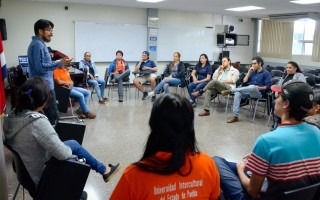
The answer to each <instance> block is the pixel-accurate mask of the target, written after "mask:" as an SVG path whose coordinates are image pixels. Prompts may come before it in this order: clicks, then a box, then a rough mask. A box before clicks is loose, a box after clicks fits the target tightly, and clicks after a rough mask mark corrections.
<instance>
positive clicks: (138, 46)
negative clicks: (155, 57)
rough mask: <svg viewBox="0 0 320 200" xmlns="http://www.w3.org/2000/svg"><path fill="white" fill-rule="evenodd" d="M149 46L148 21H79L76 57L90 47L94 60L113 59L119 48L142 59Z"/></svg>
mask: <svg viewBox="0 0 320 200" xmlns="http://www.w3.org/2000/svg"><path fill="white" fill-rule="evenodd" d="M146 49H147V27H146V25H135V24H109V23H104V22H84V21H75V61H78V62H79V61H80V60H82V59H83V55H84V53H85V52H87V51H88V52H91V56H92V60H93V61H95V62H110V61H112V60H114V59H115V57H116V51H117V50H122V51H123V54H124V55H123V58H124V59H125V60H127V61H138V60H139V59H140V58H141V53H142V52H143V51H145V50H146Z"/></svg>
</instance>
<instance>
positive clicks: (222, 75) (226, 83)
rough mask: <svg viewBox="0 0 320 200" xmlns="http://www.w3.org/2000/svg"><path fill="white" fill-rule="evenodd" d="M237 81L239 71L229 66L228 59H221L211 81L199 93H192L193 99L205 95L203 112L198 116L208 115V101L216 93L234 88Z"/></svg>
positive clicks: (229, 61)
mask: <svg viewBox="0 0 320 200" xmlns="http://www.w3.org/2000/svg"><path fill="white" fill-rule="evenodd" d="M238 79H239V71H238V70H237V69H236V68H234V67H233V66H232V65H231V60H230V58H229V57H223V58H222V65H220V66H219V68H218V69H217V70H216V71H215V72H214V74H213V80H212V81H210V82H209V83H208V84H207V85H206V86H205V87H204V88H203V89H201V90H200V91H199V92H193V93H192V95H193V96H195V97H199V96H201V95H202V94H203V93H205V98H204V108H203V112H201V113H199V116H208V115H210V109H209V107H210V101H211V99H212V98H215V97H216V96H217V95H218V93H220V92H221V91H223V90H228V89H231V88H235V87H236V82H237V80H238Z"/></svg>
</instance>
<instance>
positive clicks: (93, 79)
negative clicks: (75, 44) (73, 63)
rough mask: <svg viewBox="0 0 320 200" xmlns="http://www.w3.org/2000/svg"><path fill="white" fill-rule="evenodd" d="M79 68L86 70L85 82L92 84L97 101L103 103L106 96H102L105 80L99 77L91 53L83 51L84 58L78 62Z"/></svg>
mask: <svg viewBox="0 0 320 200" xmlns="http://www.w3.org/2000/svg"><path fill="white" fill-rule="evenodd" d="M79 69H80V70H83V71H84V70H87V82H88V84H90V85H93V87H94V89H95V91H96V93H97V96H98V99H99V103H101V104H105V103H106V101H107V100H108V98H106V97H104V88H105V87H106V82H105V81H104V80H103V79H101V78H99V75H98V71H97V68H96V65H95V64H94V62H93V61H92V60H91V53H90V52H85V53H84V59H83V60H81V61H80V63H79ZM99 84H100V88H99Z"/></svg>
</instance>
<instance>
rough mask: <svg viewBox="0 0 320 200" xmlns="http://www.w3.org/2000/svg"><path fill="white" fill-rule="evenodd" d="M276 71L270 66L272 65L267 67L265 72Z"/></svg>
mask: <svg viewBox="0 0 320 200" xmlns="http://www.w3.org/2000/svg"><path fill="white" fill-rule="evenodd" d="M274 69H275V67H273V66H270V65H267V66H266V67H265V70H267V71H269V72H271V71H272V70H274Z"/></svg>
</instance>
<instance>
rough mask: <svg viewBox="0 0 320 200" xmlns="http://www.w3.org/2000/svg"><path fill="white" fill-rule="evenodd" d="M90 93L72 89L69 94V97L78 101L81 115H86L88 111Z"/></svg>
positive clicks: (75, 88)
mask: <svg viewBox="0 0 320 200" xmlns="http://www.w3.org/2000/svg"><path fill="white" fill-rule="evenodd" d="M90 93H91V92H90V91H89V90H86V89H83V88H80V87H73V88H72V89H71V92H70V96H71V97H74V98H76V99H77V100H78V101H79V104H80V108H81V109H82V111H83V113H88V112H89V109H88V107H87V103H88V101H89V97H90Z"/></svg>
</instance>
